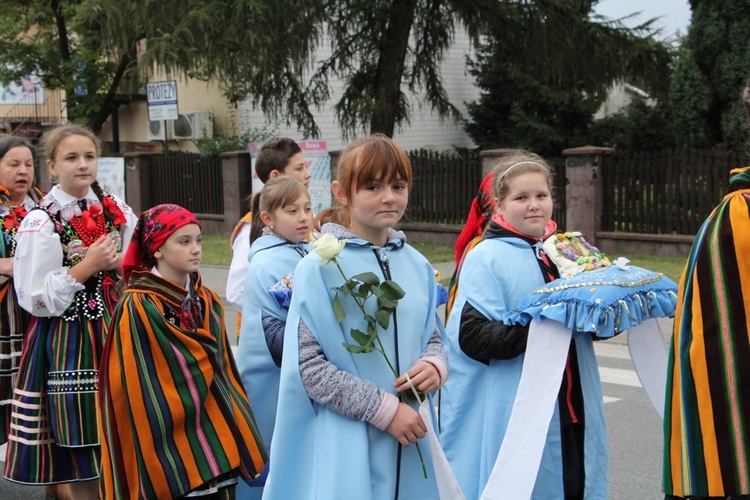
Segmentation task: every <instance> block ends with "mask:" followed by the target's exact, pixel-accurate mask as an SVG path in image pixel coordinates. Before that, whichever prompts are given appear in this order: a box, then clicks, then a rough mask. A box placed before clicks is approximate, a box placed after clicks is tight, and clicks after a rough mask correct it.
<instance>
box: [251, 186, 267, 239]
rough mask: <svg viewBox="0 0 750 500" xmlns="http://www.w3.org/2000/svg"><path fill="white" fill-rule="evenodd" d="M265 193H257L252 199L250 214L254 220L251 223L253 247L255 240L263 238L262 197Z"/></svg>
mask: <svg viewBox="0 0 750 500" xmlns="http://www.w3.org/2000/svg"><path fill="white" fill-rule="evenodd" d="M261 194H263V191H261V192H259V193H255V194H254V195H253V197H252V198H251V199H250V212H252V214H253V220H252V221H251V222H250V244H251V245H252V244H253V242H254V241H255V240H257V239H258V238H260V237H261V235H262V234H263V227H264V226H265V224H263V220H261V218H260V212H261V210H260V195H261Z"/></svg>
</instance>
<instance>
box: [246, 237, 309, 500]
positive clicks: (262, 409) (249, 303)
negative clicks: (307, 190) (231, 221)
mask: <svg viewBox="0 0 750 500" xmlns="http://www.w3.org/2000/svg"><path fill="white" fill-rule="evenodd" d="M302 245H303V247H306V248H307V250H308V251H309V250H310V246H309V244H307V243H303V244H302ZM248 260H249V261H250V267H249V268H248V271H247V278H246V279H245V299H244V302H243V305H242V329H241V331H240V339H239V344H238V347H237V358H236V361H237V368H238V369H239V372H240V377H241V378H242V384H243V385H244V386H245V391H247V395H248V398H249V399H250V405H251V406H252V408H253V413H254V414H255V420H256V422H257V424H258V429H259V430H260V434H261V436H262V437H263V442H264V443H265V445H266V447H267V448H269V449H270V446H271V437H272V436H273V428H274V421H275V420H276V402H277V399H278V397H279V375H280V370H279V368H278V367H277V366H276V365H275V364H274V362H273V359H272V358H271V354H270V353H269V351H268V345H267V344H266V338H265V334H264V333H263V326H262V324H261V313H262V312H265V313H266V314H270V315H271V316H274V317H276V318H278V319H281V320H286V314H287V311H286V309H284V308H281V307H279V306H278V305H277V304H276V301H274V300H273V298H272V297H271V296H270V295H269V294H268V292H267V290H268V288H269V287H270V286H271V285H273V284H274V283H276V282H277V281H279V279H281V278H282V277H283V276H285V275H287V274H288V273H290V272H292V271H293V270H294V268H295V266H296V265H297V264H298V263H299V262H300V261H301V260H302V256H301V255H300V254H299V253H298V252H297V250H295V249H294V247H293V246H292V245H291V244H289V243H287V242H285V241H284V240H283V239H281V238H278V237H277V236H261V237H260V238H258V239H257V240H255V241H254V242H253V245H252V246H251V247H250V253H249V254H248ZM262 492H263V490H262V489H261V488H248V487H247V486H245V485H244V484H242V483H239V484H238V490H237V496H238V498H260V495H261V494H262Z"/></svg>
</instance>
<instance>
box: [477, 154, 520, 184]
mask: <svg viewBox="0 0 750 500" xmlns="http://www.w3.org/2000/svg"><path fill="white" fill-rule="evenodd" d="M518 151H520V150H518V149H510V148H503V149H488V150H486V151H480V153H479V158H481V159H482V179H484V178H485V177H487V174H489V173H490V172H492V170H493V169H494V168H495V167H496V166H497V164H498V163H500V161H501V160H502V159H503V158H505V157H506V156H510V155H513V154H515V153H517V152H518ZM476 187H477V189H479V185H477V186H476Z"/></svg>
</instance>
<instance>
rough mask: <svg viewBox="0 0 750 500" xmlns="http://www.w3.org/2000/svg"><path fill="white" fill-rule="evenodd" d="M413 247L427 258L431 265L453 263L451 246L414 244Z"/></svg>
mask: <svg viewBox="0 0 750 500" xmlns="http://www.w3.org/2000/svg"><path fill="white" fill-rule="evenodd" d="M411 246H413V247H414V249H415V250H417V251H418V252H419V253H421V254H422V255H424V256H425V258H426V259H427V260H429V261H430V264H438V263H440V262H453V247H452V246H450V245H438V244H436V243H413V244H411Z"/></svg>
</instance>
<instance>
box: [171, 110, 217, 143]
mask: <svg viewBox="0 0 750 500" xmlns="http://www.w3.org/2000/svg"><path fill="white" fill-rule="evenodd" d="M171 123H172V126H171V127H172V135H171V136H170V139H177V140H180V139H192V140H198V139H209V138H211V137H213V136H214V115H213V114H212V113H209V112H208V111H185V112H183V113H180V114H179V116H178V117H177V119H176V120H174V121H172V122H171Z"/></svg>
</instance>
